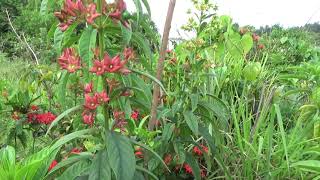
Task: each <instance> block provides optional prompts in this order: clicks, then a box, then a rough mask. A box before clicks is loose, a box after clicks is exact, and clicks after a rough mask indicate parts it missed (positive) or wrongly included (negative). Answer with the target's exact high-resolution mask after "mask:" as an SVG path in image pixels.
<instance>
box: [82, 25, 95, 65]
mask: <svg viewBox="0 0 320 180" xmlns="http://www.w3.org/2000/svg"><path fill="white" fill-rule="evenodd" d="M96 39H97V30H95V29H93V28H92V27H91V26H89V28H86V29H85V30H84V32H83V33H82V35H81V37H80V39H79V55H80V57H81V58H82V60H83V61H84V62H85V63H86V65H87V67H88V68H90V67H91V66H92V64H93V63H92V58H93V56H94V54H93V49H94V48H95V45H96Z"/></svg>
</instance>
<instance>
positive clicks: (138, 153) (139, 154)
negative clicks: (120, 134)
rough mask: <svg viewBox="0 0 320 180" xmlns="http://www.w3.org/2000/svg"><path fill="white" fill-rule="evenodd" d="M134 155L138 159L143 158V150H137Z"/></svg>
mask: <svg viewBox="0 0 320 180" xmlns="http://www.w3.org/2000/svg"><path fill="white" fill-rule="evenodd" d="M134 154H135V155H136V157H137V158H143V150H142V149H141V148H137V149H136V152H135V153H134Z"/></svg>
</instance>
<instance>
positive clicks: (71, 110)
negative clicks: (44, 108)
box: [46, 105, 82, 135]
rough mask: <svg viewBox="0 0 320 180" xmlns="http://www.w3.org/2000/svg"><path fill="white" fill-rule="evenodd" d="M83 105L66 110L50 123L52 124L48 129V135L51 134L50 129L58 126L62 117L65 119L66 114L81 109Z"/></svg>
mask: <svg viewBox="0 0 320 180" xmlns="http://www.w3.org/2000/svg"><path fill="white" fill-rule="evenodd" d="M81 107H82V105H78V106H75V107H72V108H70V109H68V110H66V111H64V112H63V113H62V114H60V115H59V116H58V117H57V118H56V119H55V120H54V121H53V122H52V123H51V124H50V126H49V128H48V130H47V133H46V135H48V134H49V132H50V130H51V129H52V128H53V127H54V126H56V125H57V124H58V123H59V121H60V120H61V119H63V118H64V117H65V116H67V115H68V114H70V113H71V112H73V111H76V110H78V109H80V108H81Z"/></svg>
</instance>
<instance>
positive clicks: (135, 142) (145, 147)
mask: <svg viewBox="0 0 320 180" xmlns="http://www.w3.org/2000/svg"><path fill="white" fill-rule="evenodd" d="M129 140H130V141H131V142H132V143H133V144H136V145H138V146H140V147H143V148H144V149H146V150H148V151H150V152H151V153H152V154H153V155H155V156H156V157H157V158H158V159H159V160H160V161H161V163H162V164H163V165H164V167H166V168H167V170H168V171H169V172H170V169H169V168H168V166H167V165H166V163H165V162H164V161H163V159H162V158H161V157H160V156H159V154H157V153H156V152H155V151H153V150H152V149H151V148H150V147H148V146H146V145H145V144H142V143H139V142H137V141H135V140H133V139H129Z"/></svg>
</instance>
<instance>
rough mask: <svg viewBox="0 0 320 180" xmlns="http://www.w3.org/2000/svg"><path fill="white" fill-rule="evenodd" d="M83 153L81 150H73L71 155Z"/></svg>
mask: <svg viewBox="0 0 320 180" xmlns="http://www.w3.org/2000/svg"><path fill="white" fill-rule="evenodd" d="M81 152H82V149H81V148H73V149H72V150H71V152H70V153H71V154H80V153H81Z"/></svg>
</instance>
